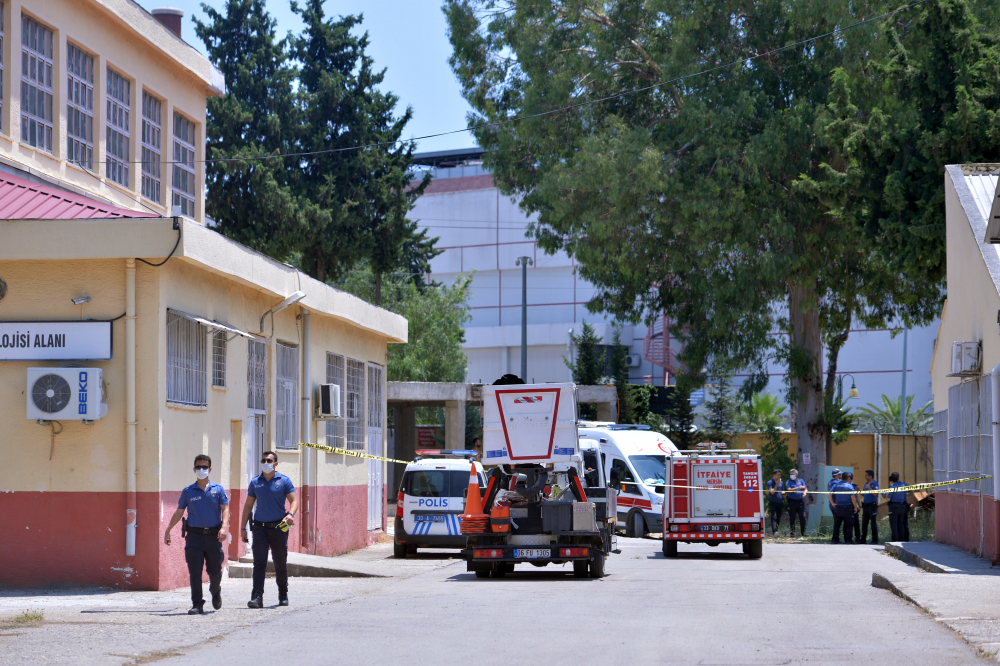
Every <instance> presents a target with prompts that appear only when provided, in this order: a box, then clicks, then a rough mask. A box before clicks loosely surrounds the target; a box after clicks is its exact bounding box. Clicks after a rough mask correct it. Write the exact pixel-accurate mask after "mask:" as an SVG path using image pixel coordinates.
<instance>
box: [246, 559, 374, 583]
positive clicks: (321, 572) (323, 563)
mask: <svg viewBox="0 0 1000 666" xmlns="http://www.w3.org/2000/svg"><path fill="white" fill-rule="evenodd" d="M376 568H377V565H373V564H370V563H368V562H365V561H363V560H356V559H348V558H341V557H323V556H321V555H309V554H306V553H288V575H289V576H296V577H304V578H387V576H386V575H385V573H381V572H378V571H376ZM267 571H268V572H269V573H274V562H273V561H272V559H271V556H270V553H268V558H267ZM229 577H230V578H251V577H253V556H252V555H244V556H243V557H241V558H240V561H239V562H230V563H229Z"/></svg>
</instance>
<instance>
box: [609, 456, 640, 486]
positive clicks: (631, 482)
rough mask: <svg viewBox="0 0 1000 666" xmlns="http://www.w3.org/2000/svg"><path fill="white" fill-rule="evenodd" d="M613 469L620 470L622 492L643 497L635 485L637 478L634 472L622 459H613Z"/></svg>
mask: <svg viewBox="0 0 1000 666" xmlns="http://www.w3.org/2000/svg"><path fill="white" fill-rule="evenodd" d="M611 469H617V470H618V478H619V479H621V482H622V492H625V493H629V494H631V495H641V494H642V492H641V491H640V490H639V486H637V485H636V484H635V477H634V476H633V475H632V470H630V469H629V468H628V465H626V464H625V461H624V460H621V459H620V458H612V460H611Z"/></svg>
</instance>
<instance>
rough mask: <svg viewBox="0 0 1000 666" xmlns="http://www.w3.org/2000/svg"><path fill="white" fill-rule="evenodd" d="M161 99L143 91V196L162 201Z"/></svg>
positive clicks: (157, 201)
mask: <svg viewBox="0 0 1000 666" xmlns="http://www.w3.org/2000/svg"><path fill="white" fill-rule="evenodd" d="M160 108H161V106H160V100H158V99H156V98H155V97H153V96H152V95H150V94H149V93H146V92H144V93H142V196H144V197H146V198H147V199H149V200H150V201H155V202H156V203H160V201H161V199H160V127H161V125H160Z"/></svg>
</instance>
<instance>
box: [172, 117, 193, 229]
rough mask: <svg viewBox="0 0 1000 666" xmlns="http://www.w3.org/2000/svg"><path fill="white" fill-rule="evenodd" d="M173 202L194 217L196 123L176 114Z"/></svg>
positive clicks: (182, 213)
mask: <svg viewBox="0 0 1000 666" xmlns="http://www.w3.org/2000/svg"><path fill="white" fill-rule="evenodd" d="M173 167H174V168H173V180H172V184H173V190H174V194H173V204H172V205H174V206H180V207H181V215H187V216H188V217H194V123H193V122H191V121H190V120H188V119H187V118H185V117H184V116H182V115H179V114H177V113H175V114H174V164H173Z"/></svg>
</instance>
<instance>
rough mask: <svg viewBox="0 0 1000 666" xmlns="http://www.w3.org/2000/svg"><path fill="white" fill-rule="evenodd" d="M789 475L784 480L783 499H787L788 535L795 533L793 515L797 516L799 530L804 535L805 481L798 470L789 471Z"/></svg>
mask: <svg viewBox="0 0 1000 666" xmlns="http://www.w3.org/2000/svg"><path fill="white" fill-rule="evenodd" d="M789 476H790V477H791V478H790V479H788V481H785V491H786V492H785V499H786V500H787V501H788V536H794V535H795V516H798V517H799V531H800V532H801V536H805V535H806V512H805V499H806V492H807V491H806V482H805V481H803V480H802V479H801V478H800V477H799V470H797V469H793V470H792V471H791V472H789Z"/></svg>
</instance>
